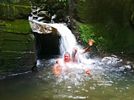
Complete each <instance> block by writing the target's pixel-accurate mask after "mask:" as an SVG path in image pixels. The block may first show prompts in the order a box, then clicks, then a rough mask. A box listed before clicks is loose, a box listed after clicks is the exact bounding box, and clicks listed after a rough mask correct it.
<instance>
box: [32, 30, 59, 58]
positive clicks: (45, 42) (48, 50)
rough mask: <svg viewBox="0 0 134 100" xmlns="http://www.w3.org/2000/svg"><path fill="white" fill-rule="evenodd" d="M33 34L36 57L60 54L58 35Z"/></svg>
mask: <svg viewBox="0 0 134 100" xmlns="http://www.w3.org/2000/svg"><path fill="white" fill-rule="evenodd" d="M33 34H34V36H35V47H36V56H37V59H40V60H41V59H46V58H49V57H54V56H57V55H59V54H60V48H59V46H60V36H59V35H57V34H53V33H51V34H38V33H36V32H34V33H33Z"/></svg>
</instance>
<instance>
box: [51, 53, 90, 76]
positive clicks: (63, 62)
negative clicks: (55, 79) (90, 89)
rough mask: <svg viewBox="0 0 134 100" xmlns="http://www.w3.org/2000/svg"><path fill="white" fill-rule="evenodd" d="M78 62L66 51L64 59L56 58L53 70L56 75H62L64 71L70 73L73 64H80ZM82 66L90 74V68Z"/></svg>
mask: <svg viewBox="0 0 134 100" xmlns="http://www.w3.org/2000/svg"><path fill="white" fill-rule="evenodd" d="M75 52H77V51H75ZM77 64H79V63H76V62H75V61H73V59H71V55H70V53H68V52H66V53H65V54H64V58H63V59H58V60H56V63H55V64H54V66H53V69H52V71H53V73H54V75H55V76H60V75H61V74H62V72H65V73H69V72H70V68H73V67H72V66H79V65H77ZM81 67H83V68H82V69H84V71H85V74H86V75H90V69H89V68H84V66H81Z"/></svg>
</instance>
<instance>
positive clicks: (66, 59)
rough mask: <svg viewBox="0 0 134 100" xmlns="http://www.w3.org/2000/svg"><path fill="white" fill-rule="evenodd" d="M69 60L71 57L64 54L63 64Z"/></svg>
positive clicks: (68, 54)
mask: <svg viewBox="0 0 134 100" xmlns="http://www.w3.org/2000/svg"><path fill="white" fill-rule="evenodd" d="M70 60H71V56H70V53H68V52H66V53H65V54H64V61H65V62H69V61H70Z"/></svg>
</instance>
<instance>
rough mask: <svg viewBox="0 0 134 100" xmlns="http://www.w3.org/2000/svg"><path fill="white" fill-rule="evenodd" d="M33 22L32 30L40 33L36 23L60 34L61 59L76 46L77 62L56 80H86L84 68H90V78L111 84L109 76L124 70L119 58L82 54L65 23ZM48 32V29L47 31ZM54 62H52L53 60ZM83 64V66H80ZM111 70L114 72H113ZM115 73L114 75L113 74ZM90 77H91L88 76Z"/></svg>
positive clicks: (74, 81) (77, 81) (117, 75)
mask: <svg viewBox="0 0 134 100" xmlns="http://www.w3.org/2000/svg"><path fill="white" fill-rule="evenodd" d="M32 22H33V23H34V24H33V25H35V26H33V31H34V32H38V33H42V32H41V31H40V30H39V28H38V29H36V23H37V24H39V25H44V26H47V25H48V26H50V27H53V28H55V29H56V30H57V31H58V33H59V34H60V35H61V40H60V53H61V59H63V55H64V53H65V52H69V53H70V54H72V52H73V49H74V48H77V50H78V52H77V57H78V58H79V62H78V63H72V64H70V65H68V66H69V69H70V72H69V74H68V75H66V74H65V73H63V74H62V77H61V78H60V80H58V82H61V81H63V80H65V81H67V80H69V81H71V82H72V83H79V82H82V81H84V80H86V78H85V77H83V75H84V74H83V73H84V71H85V69H86V68H89V69H90V70H91V72H90V73H91V74H92V79H93V80H95V81H98V82H99V83H100V85H102V84H105V85H111V84H112V83H113V82H112V81H111V77H117V78H118V77H119V76H120V74H118V72H119V71H122V70H124V69H123V68H122V65H120V62H122V60H121V59H118V58H117V57H113V56H111V57H104V58H96V59H90V58H87V54H82V52H83V49H82V47H81V46H80V45H78V43H77V41H76V38H75V36H74V35H73V33H72V32H71V30H70V29H69V28H68V27H67V26H66V24H63V23H54V24H51V23H43V22H39V21H36V20H32ZM48 32H49V31H48ZM53 63H54V62H53ZM82 66H83V67H82ZM113 72H115V73H114V74H113ZM115 74H116V75H115ZM90 79H91V78H90Z"/></svg>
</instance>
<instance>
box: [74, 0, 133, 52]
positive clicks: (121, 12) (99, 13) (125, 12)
mask: <svg viewBox="0 0 134 100" xmlns="http://www.w3.org/2000/svg"><path fill="white" fill-rule="evenodd" d="M133 12H134V1H133V0H124V1H122V0H112V1H111V0H103V1H102V0H85V2H83V1H81V0H79V2H78V3H77V14H78V15H77V16H78V18H79V19H80V20H81V21H82V22H84V23H86V24H89V26H88V27H89V29H88V31H87V28H84V30H83V31H84V32H83V31H82V36H81V38H82V40H83V39H84V41H86V40H87V38H90V37H93V36H92V35H91V34H92V33H93V32H94V33H95V36H97V39H96V40H97V41H102V43H99V44H100V45H101V46H102V45H103V49H104V50H107V51H109V52H118V53H120V52H124V53H130V54H133V53H134V38H132V37H134V34H133V33H134V24H133V23H134V19H132V16H133V15H132V14H133ZM130 21H133V22H131V23H130ZM132 24H133V25H132ZM91 26H92V27H91ZM88 32H89V33H88ZM89 34H90V35H91V36H90V35H89ZM97 44H98V43H97Z"/></svg>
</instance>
